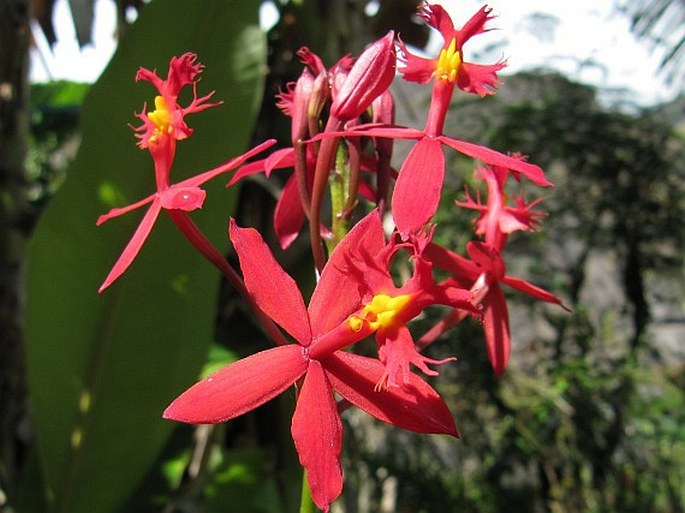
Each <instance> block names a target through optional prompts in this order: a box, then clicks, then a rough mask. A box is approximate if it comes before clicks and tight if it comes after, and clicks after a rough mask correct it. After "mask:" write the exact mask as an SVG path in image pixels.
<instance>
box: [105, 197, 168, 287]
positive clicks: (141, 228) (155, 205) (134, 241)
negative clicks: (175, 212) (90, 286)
mask: <svg viewBox="0 0 685 513" xmlns="http://www.w3.org/2000/svg"><path fill="white" fill-rule="evenodd" d="M161 210H162V204H161V202H160V201H159V200H158V199H156V198H155V200H154V201H153V202H152V205H150V208H149V209H148V211H147V212H145V215H144V216H143V219H142V220H141V221H140V224H139V225H138V228H136V231H135V232H134V233H133V237H131V240H130V241H129V242H128V244H126V247H125V248H124V251H123V252H122V253H121V255H120V256H119V259H118V260H117V261H116V263H115V264H114V266H113V267H112V270H111V271H110V272H109V274H108V275H107V278H105V281H104V282H103V283H102V285H100V288H99V289H98V292H102V291H103V290H105V289H106V288H107V287H109V286H110V285H111V284H112V283H113V282H114V280H116V279H117V278H118V277H119V276H121V275H122V274H123V273H124V271H126V269H128V267H129V266H130V265H131V263H132V262H133V260H134V259H135V258H136V256H137V255H138V253H139V252H140V248H141V247H143V244H144V243H145V239H147V237H148V235H150V232H151V231H152V227H153V226H154V224H155V221H156V220H157V217H158V216H159V213H160V211H161Z"/></svg>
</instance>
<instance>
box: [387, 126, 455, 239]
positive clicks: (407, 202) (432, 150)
mask: <svg viewBox="0 0 685 513" xmlns="http://www.w3.org/2000/svg"><path fill="white" fill-rule="evenodd" d="M444 179H445V155H444V153H443V152H442V145H441V144H440V141H438V140H436V139H433V138H429V137H425V138H423V139H421V140H420V141H419V142H417V143H416V145H415V146H414V147H413V148H412V149H411V151H410V152H409V155H407V158H406V159H405V161H404V164H403V165H402V169H400V175H399V176H398V178H397V182H396V184H395V190H394V192H393V195H392V216H393V218H394V219H395V224H396V225H397V228H398V230H399V232H400V235H402V238H403V239H406V238H407V237H408V236H409V234H410V233H415V232H417V231H418V230H420V229H421V228H423V226H424V225H425V224H426V223H428V221H430V219H431V217H433V215H434V214H435V212H436V210H437V209H438V203H439V202H440V192H441V191H442V184H443V182H444Z"/></svg>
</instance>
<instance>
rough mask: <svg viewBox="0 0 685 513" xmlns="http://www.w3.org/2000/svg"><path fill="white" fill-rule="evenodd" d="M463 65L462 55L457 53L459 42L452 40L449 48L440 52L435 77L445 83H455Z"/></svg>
mask: <svg viewBox="0 0 685 513" xmlns="http://www.w3.org/2000/svg"><path fill="white" fill-rule="evenodd" d="M460 65H461V54H460V53H459V52H458V51H457V40H456V39H454V38H452V41H450V44H449V46H448V47H447V48H443V49H442V50H441V51H440V56H439V57H438V65H437V66H436V68H435V76H436V77H437V78H439V79H440V80H444V81H445V82H454V81H455V80H456V79H457V72H458V71H459V66H460Z"/></svg>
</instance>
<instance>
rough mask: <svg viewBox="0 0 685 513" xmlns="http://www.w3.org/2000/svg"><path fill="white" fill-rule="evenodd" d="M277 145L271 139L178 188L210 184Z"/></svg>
mask: <svg viewBox="0 0 685 513" xmlns="http://www.w3.org/2000/svg"><path fill="white" fill-rule="evenodd" d="M274 144H276V140H275V139H269V140H267V141H264V142H263V143H261V144H259V145H257V146H255V147H254V148H252V149H251V150H248V151H246V152H245V153H243V154H242V155H239V156H238V157H235V158H233V159H231V160H229V161H227V162H225V163H223V164H221V165H220V166H217V167H215V168H214V169H210V170H209V171H205V172H204V173H200V174H199V175H196V176H193V177H190V178H188V179H187V180H183V181H182V182H179V183H177V184H176V186H177V187H199V186H200V185H202V184H203V183H206V182H208V181H209V180H211V179H212V178H214V177H216V176H219V175H221V174H223V173H227V172H228V171H231V170H232V169H235V168H237V167H239V166H241V165H242V164H243V163H244V162H245V161H246V160H247V159H249V158H251V157H254V156H255V155H257V154H258V153H261V152H262V151H264V150H266V149H267V148H270V147H271V146H273V145H274Z"/></svg>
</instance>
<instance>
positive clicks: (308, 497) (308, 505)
mask: <svg viewBox="0 0 685 513" xmlns="http://www.w3.org/2000/svg"><path fill="white" fill-rule="evenodd" d="M300 513H316V505H315V504H314V501H313V500H312V492H311V490H310V489H309V481H307V471H306V470H304V469H303V470H302V499H301V500H300Z"/></svg>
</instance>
